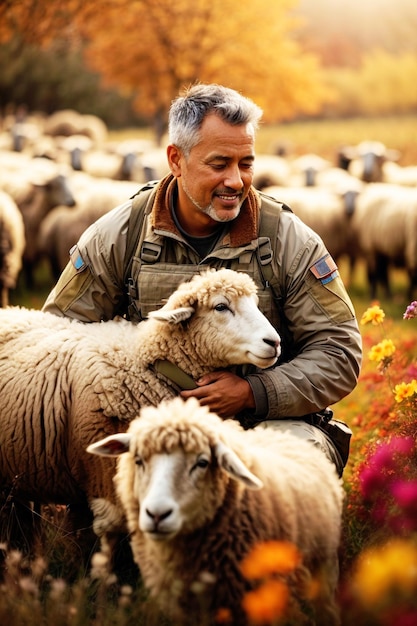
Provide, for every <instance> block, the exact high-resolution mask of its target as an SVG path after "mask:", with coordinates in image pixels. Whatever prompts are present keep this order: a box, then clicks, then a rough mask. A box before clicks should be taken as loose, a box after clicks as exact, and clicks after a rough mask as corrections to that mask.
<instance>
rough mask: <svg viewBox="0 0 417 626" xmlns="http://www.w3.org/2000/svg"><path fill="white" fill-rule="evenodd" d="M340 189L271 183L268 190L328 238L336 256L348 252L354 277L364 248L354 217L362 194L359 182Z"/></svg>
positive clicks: (338, 257)
mask: <svg viewBox="0 0 417 626" xmlns="http://www.w3.org/2000/svg"><path fill="white" fill-rule="evenodd" d="M340 189H341V192H340V193H336V192H335V191H332V190H331V189H327V188H325V187H277V186H274V187H267V188H265V189H264V193H266V194H267V195H270V196H272V197H273V198H276V199H277V200H279V201H280V202H284V203H285V204H287V205H288V206H289V207H290V208H291V209H292V210H293V211H294V213H295V215H297V216H298V217H299V218H300V219H301V220H302V221H303V222H304V223H305V224H307V226H310V228H312V229H313V230H314V231H315V232H316V233H317V234H318V235H319V236H320V237H321V238H322V239H323V241H324V243H325V244H326V247H327V249H328V250H329V252H330V254H331V255H332V257H333V258H334V259H335V260H336V261H338V260H339V259H340V258H341V257H343V256H347V257H348V258H349V262H350V276H349V278H347V281H351V280H352V275H353V271H354V265H355V262H356V259H357V258H358V256H360V253H361V251H360V249H359V247H358V246H357V243H356V241H355V238H354V237H352V229H351V225H350V222H351V219H352V215H353V214H354V211H355V204H356V198H357V195H358V191H357V189H355V186H352V187H350V186H346V187H345V188H344V187H343V186H341V187H340Z"/></svg>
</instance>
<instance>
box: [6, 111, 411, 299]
mask: <svg viewBox="0 0 417 626" xmlns="http://www.w3.org/2000/svg"><path fill="white" fill-rule="evenodd" d="M399 156H400V155H399V154H398V152H397V151H395V150H392V149H388V148H387V147H385V146H384V145H383V144H382V143H380V142H377V141H365V142H362V143H361V144H359V145H357V146H347V147H345V148H343V149H341V150H339V152H338V154H337V156H336V158H335V161H337V165H334V164H332V163H331V162H330V161H328V160H325V159H323V158H322V157H320V156H318V155H314V154H304V155H302V156H299V157H290V156H278V155H273V154H258V155H257V158H256V161H255V176H254V186H255V187H256V188H258V189H260V190H262V191H264V192H266V193H267V194H270V195H271V196H274V197H276V198H278V199H279V200H281V201H282V202H285V203H286V204H288V205H290V206H291V208H292V209H293V211H294V212H295V213H296V214H298V215H299V216H300V217H301V218H302V219H303V220H304V221H305V222H306V223H307V224H308V225H309V226H311V227H312V228H313V229H314V230H315V231H316V232H317V233H318V234H319V235H320V236H321V237H322V238H323V240H324V242H325V244H326V246H327V247H328V249H329V251H330V252H331V254H332V255H333V257H334V258H335V259H336V261H338V260H339V259H340V258H342V257H347V258H348V259H349V261H350V267H351V276H350V277H348V278H347V282H348V284H349V281H352V280H353V270H354V266H355V262H356V261H357V260H358V259H365V261H366V266H367V270H368V278H369V289H370V297H371V298H372V299H374V298H375V297H377V290H378V289H379V288H380V287H382V288H384V290H385V291H384V295H386V296H391V295H392V294H391V285H390V281H389V272H390V268H391V267H393V266H397V267H398V266H399V267H402V268H404V269H405V270H406V272H407V274H408V281H409V290H408V291H409V293H408V296H409V297H410V299H411V297H412V295H413V289H414V288H415V287H416V286H417V242H416V238H417V237H416V235H415V233H416V232H417V228H416V225H417V166H408V167H401V166H400V165H398V163H397V160H398V159H399ZM167 172H168V166H167V161H166V155H165V150H164V149H162V148H159V147H156V146H155V145H154V144H153V143H152V141H150V140H125V141H119V142H112V141H110V140H109V138H108V131H107V128H106V127H105V125H104V123H103V122H102V120H100V119H99V118H97V117H95V116H92V115H80V114H78V113H76V112H75V111H71V110H66V111H58V112H56V113H55V114H53V115H50V116H48V117H45V118H40V117H39V116H38V117H35V116H32V117H31V116H27V117H26V118H25V119H24V120H21V121H16V119H15V118H13V117H12V118H10V119H8V118H5V119H4V120H3V123H2V129H1V131H0V191H2V192H3V193H7V194H8V196H7V198H5V196H4V195H3V194H1V198H0V225H1V228H2V231H1V233H0V235H1V237H0V243H1V249H0V254H1V259H0V281H1V285H0V287H1V291H2V302H3V304H4V303H5V302H6V301H7V293H8V290H10V289H13V288H14V286H15V285H16V280H17V275H18V273H19V271H20V270H19V268H21V267H23V272H24V276H25V280H26V283H27V285H28V287H33V272H34V268H35V267H36V264H37V263H38V262H39V261H40V259H41V258H46V259H47V261H48V262H49V264H50V268H51V273H52V278H53V279H56V278H57V277H58V276H59V274H60V272H61V271H62V269H63V267H64V266H65V265H66V263H67V261H68V251H69V249H70V248H71V246H72V245H73V244H74V243H76V241H77V240H78V238H79V236H80V234H81V232H82V231H83V230H85V228H86V227H87V226H89V225H90V224H91V223H92V222H93V221H95V220H96V219H97V218H98V217H100V216H101V215H102V214H103V213H104V212H107V211H108V210H110V209H111V208H113V207H114V206H116V205H117V204H121V203H122V202H124V201H125V200H126V199H128V198H129V197H130V196H131V195H133V194H134V193H135V192H136V191H137V189H138V188H139V187H140V186H141V185H143V184H144V183H145V182H147V181H149V180H154V179H158V178H161V177H162V176H163V175H164V174H166V173H167ZM12 203H14V204H15V205H16V207H17V209H18V210H19V212H20V214H21V215H20V216H19V215H17V213H18V212H17V211H16V208H14V210H13V211H12V210H11V206H12ZM13 212H14V213H15V214H16V219H14V220H13V225H9V224H10V223H11V215H12V213H13ZM22 219H23V230H24V237H25V239H24V242H22V237H21V232H22V223H21V222H22ZM22 248H23V253H22Z"/></svg>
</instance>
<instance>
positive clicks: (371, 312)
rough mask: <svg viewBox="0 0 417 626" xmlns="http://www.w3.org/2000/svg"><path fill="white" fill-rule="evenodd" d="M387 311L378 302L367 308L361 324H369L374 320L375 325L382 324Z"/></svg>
mask: <svg viewBox="0 0 417 626" xmlns="http://www.w3.org/2000/svg"><path fill="white" fill-rule="evenodd" d="M384 317H385V313H384V311H383V310H382V309H381V307H379V306H378V305H377V304H375V305H374V306H371V307H369V308H368V309H366V311H365V313H364V314H363V315H362V318H361V324H368V323H369V322H372V324H374V326H377V325H378V324H382V322H383V321H384Z"/></svg>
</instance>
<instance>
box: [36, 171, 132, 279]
mask: <svg viewBox="0 0 417 626" xmlns="http://www.w3.org/2000/svg"><path fill="white" fill-rule="evenodd" d="M75 178H76V179H77V180H78V181H79V182H74V177H72V179H71V180H70V186H71V190H72V191H73V192H74V196H75V198H76V206H75V208H70V207H66V206H60V207H55V208H54V209H52V211H51V212H50V213H49V214H48V215H47V216H46V217H45V218H44V219H43V220H42V223H41V225H40V227H39V234H38V241H37V247H38V252H39V255H40V257H45V258H46V259H47V261H48V263H49V264H50V267H51V273H52V276H53V278H54V279H55V281H57V280H58V278H59V276H60V275H61V272H62V270H63V269H64V267H65V266H66V264H67V263H68V260H69V251H70V249H71V247H72V246H73V245H74V244H75V243H77V241H78V240H79V238H80V236H81V234H82V233H83V232H84V231H85V230H86V229H87V228H88V226H90V224H92V223H93V222H95V221H96V220H97V219H98V218H99V217H101V216H102V215H104V214H105V213H107V211H110V210H111V209H113V208H114V207H115V206H118V205H119V204H122V203H123V202H126V201H127V200H128V199H129V198H131V197H132V196H133V195H134V194H135V193H137V192H138V191H139V189H140V187H141V185H139V184H138V183H134V182H131V181H120V180H111V179H106V178H102V179H100V180H97V179H94V178H92V177H88V176H86V177H85V178H84V180H83V174H82V173H77V174H76V175H75Z"/></svg>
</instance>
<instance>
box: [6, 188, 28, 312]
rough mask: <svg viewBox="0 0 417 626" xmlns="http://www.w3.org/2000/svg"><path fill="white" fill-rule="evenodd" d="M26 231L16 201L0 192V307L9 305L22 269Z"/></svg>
mask: <svg viewBox="0 0 417 626" xmlns="http://www.w3.org/2000/svg"><path fill="white" fill-rule="evenodd" d="M24 249H25V231H24V224H23V218H22V214H21V213H20V211H19V208H18V206H17V205H16V203H15V202H14V200H13V199H12V198H11V196H9V195H8V194H7V193H6V192H4V191H2V190H0V306H1V307H6V306H8V304H9V291H10V290H11V289H14V288H15V287H16V283H17V279H18V276H19V272H20V270H21V268H22V257H23V251H24Z"/></svg>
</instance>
